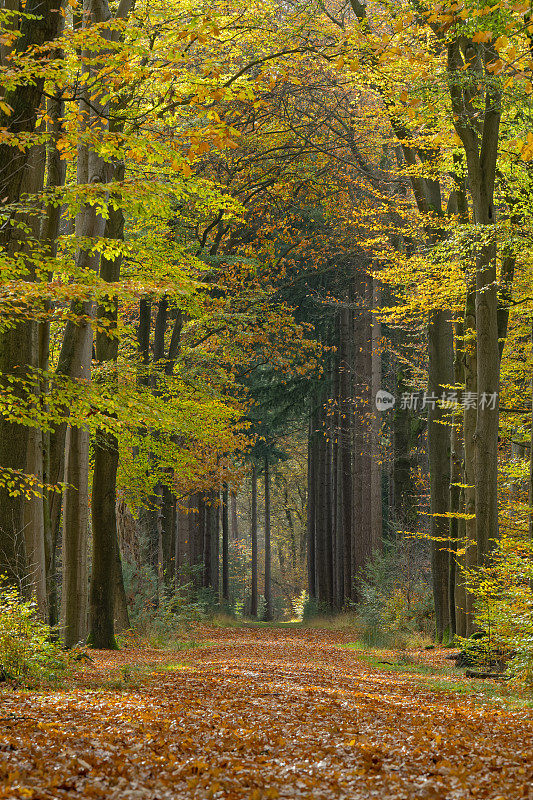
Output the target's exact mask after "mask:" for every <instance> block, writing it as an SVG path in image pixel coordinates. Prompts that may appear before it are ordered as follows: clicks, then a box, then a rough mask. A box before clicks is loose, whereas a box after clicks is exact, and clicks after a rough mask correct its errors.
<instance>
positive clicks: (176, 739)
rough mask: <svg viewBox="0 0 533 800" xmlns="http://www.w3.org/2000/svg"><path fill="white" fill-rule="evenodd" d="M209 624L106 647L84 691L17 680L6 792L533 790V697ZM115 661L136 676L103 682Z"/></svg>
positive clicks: (329, 637) (6, 708) (3, 750)
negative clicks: (459, 688)
mask: <svg viewBox="0 0 533 800" xmlns="http://www.w3.org/2000/svg"><path fill="white" fill-rule="evenodd" d="M204 633H205V637H206V639H208V640H209V642H210V644H209V646H207V647H203V648H198V649H194V650H190V651H188V652H185V653H178V654H176V653H173V654H172V655H171V656H170V655H168V654H164V655H162V654H161V653H160V652H159V653H158V652H157V651H134V650H133V651H128V650H126V651H122V652H120V653H117V654H106V653H96V655H95V663H94V664H91V665H88V666H87V667H84V668H83V670H82V672H81V674H80V676H79V678H78V680H77V682H75V683H74V688H73V689H72V690H67V691H57V692H50V691H46V692H41V693H23V692H6V691H4V693H3V694H2V695H0V701H1V704H2V710H1V712H0V716H1V720H0V723H1V727H0V797H1V798H17V800H19V799H20V798H34V800H41V799H42V800H44V798H46V800H51V799H52V798H54V800H56V799H58V798H93V797H98V798H106V800H130V799H132V798H135V800H137V799H138V800H141V799H142V800H148V799H150V800H167V798H228V800H229V798H243V799H244V798H246V799H247V800H263V799H264V800H268V798H276V797H279V798H313V800H316V798H350V800H363V798H365V799H366V798H380V800H395V799H396V798H409V799H411V798H413V799H414V798H419V799H420V800H467V798H476V800H479V799H480V798H491V799H492V800H496V798H500V799H501V800H519V798H533V724H532V723H533V715H532V714H531V712H529V711H515V710H513V711H509V710H507V709H505V710H502V709H500V708H497V707H495V706H494V707H493V706H487V705H486V704H485V705H479V704H476V703H475V701H474V699H472V698H469V697H461V696H457V695H450V694H447V693H442V692H440V693H439V692H432V691H431V690H430V688H429V687H426V685H424V682H423V680H422V681H421V679H420V676H413V675H405V674H397V673H393V672H387V673H385V672H381V671H379V670H376V669H371V668H369V667H368V666H366V665H365V663H364V662H363V661H361V660H360V659H359V658H358V657H357V654H356V653H354V652H353V651H349V650H345V649H341V648H340V647H339V645H341V644H343V643H345V642H347V641H349V636H347V634H345V633H337V632H333V631H332V632H328V631H315V630H311V631H309V630H291V629H287V630H279V629H274V628H271V629H269V628H258V629H209V630H206V631H205V632H204ZM157 661H159V666H154V662H157ZM178 662H179V663H178ZM143 663H144V667H142V664H143ZM139 664H141V667H142V668H141V667H139ZM148 664H151V667H149V666H148ZM136 665H137V666H136ZM110 668H114V669H115V671H116V670H117V669H119V670H120V671H121V674H122V676H123V683H122V684H118V685H117V687H116V688H112V687H111V685H110V684H109V682H107V683H104V684H102V685H101V686H100V687H99V688H96V689H95V688H93V689H89V688H87V687H88V686H91V685H93V686H95V685H97V680H96V679H97V674H98V672H99V671H100V672H103V673H106V671H107V673H106V674H107V677H109V669H110ZM136 671H137V672H136ZM90 681H93V683H90Z"/></svg>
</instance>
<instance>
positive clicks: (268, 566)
mask: <svg viewBox="0 0 533 800" xmlns="http://www.w3.org/2000/svg"><path fill="white" fill-rule="evenodd" d="M272 617H273V606H272V550H271V543H270V474H269V464H268V458H265V622H269V621H270V620H271V619H272Z"/></svg>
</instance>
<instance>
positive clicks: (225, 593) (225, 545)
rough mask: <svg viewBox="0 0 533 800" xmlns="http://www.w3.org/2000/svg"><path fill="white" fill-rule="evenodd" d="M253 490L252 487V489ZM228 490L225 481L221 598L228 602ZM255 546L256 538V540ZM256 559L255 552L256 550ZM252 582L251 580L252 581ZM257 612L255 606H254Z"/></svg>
mask: <svg viewBox="0 0 533 800" xmlns="http://www.w3.org/2000/svg"><path fill="white" fill-rule="evenodd" d="M252 491H253V489H252ZM228 500H229V491H228V485H227V483H225V484H224V488H223V489H222V599H223V600H224V601H225V602H226V603H229V508H228ZM256 515H257V510H256ZM256 548H257V540H256ZM256 559H257V552H256ZM255 566H256V582H257V561H256V565H255ZM252 572H253V537H252ZM252 583H253V581H252ZM256 614H257V608H256Z"/></svg>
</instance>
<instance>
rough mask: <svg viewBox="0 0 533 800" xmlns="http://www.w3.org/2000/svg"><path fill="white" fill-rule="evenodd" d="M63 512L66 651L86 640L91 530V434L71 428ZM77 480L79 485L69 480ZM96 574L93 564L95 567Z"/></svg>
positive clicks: (63, 612)
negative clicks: (73, 477) (88, 558)
mask: <svg viewBox="0 0 533 800" xmlns="http://www.w3.org/2000/svg"><path fill="white" fill-rule="evenodd" d="M66 446H67V452H68V455H67V463H66V476H67V481H66V485H65V498H64V509H63V553H62V558H63V591H62V614H61V616H62V620H63V623H62V627H63V636H64V644H65V647H73V646H74V645H75V644H77V643H78V642H81V641H85V639H86V637H87V597H88V572H87V540H88V526H89V433H88V431H86V430H83V429H82V428H76V427H72V428H70V429H69V431H68V434H67V442H66ZM72 475H74V476H76V478H77V481H78V485H77V486H75V485H73V484H72V483H71V482H70V480H69V478H70V476H72ZM93 572H94V564H93Z"/></svg>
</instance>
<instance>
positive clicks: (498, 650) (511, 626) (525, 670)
mask: <svg viewBox="0 0 533 800" xmlns="http://www.w3.org/2000/svg"><path fill="white" fill-rule="evenodd" d="M466 583H467V587H468V589H469V591H470V592H472V594H473V595H474V597H475V604H474V614H475V616H474V620H475V623H476V624H477V626H478V627H479V629H480V633H479V634H478V635H477V637H476V640H475V643H474V645H475V650H476V651H477V653H478V654H479V658H478V661H479V665H480V666H481V667H484V668H485V667H486V668H495V666H496V667H498V664H499V663H500V664H501V665H502V668H503V663H504V662H507V664H508V667H509V669H510V671H511V672H512V673H513V674H515V675H516V676H517V677H518V678H519V679H520V680H522V681H523V682H525V683H527V684H529V685H533V591H532V586H533V542H532V541H531V540H530V539H529V538H528V537H527V536H526V535H523V536H511V535H509V534H506V533H504V534H502V537H501V539H500V541H499V542H498V545H497V547H496V548H495V550H494V551H493V553H492V554H491V559H490V563H489V564H488V565H487V566H486V567H483V568H481V569H477V570H471V571H470V572H468V573H467V576H466ZM460 644H463V645H464V646H465V647H466V649H467V650H469V649H470V650H472V649H473V648H472V645H471V644H470V643H469V642H468V641H467V642H464V641H462V640H461V642H460Z"/></svg>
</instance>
